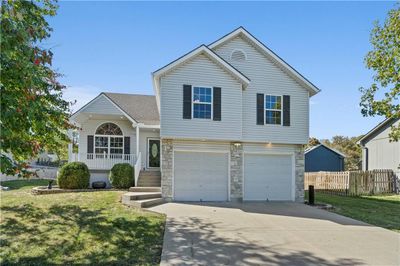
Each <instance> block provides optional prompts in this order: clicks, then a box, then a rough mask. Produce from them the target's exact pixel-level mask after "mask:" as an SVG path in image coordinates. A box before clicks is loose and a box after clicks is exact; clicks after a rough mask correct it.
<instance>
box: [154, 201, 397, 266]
mask: <svg viewBox="0 0 400 266" xmlns="http://www.w3.org/2000/svg"><path fill="white" fill-rule="evenodd" d="M150 210H153V211H156V212H161V213H165V214H167V217H168V218H167V225H166V231H165V235H164V246H163V252H162V256H161V265H189V264H190V265H193V264H194V265H221V264H222V265H399V264H400V248H399V243H400V234H397V233H394V232H391V231H389V230H386V229H383V228H379V227H374V226H371V225H368V224H365V223H362V222H359V221H356V220H353V219H350V218H346V217H343V216H340V215H336V214H334V213H330V212H327V211H324V210H319V209H316V208H313V207H309V206H306V205H304V204H296V203H243V204H242V203H236V204H235V203H198V204H197V203H166V204H163V205H160V206H156V207H153V208H151V209H150Z"/></svg>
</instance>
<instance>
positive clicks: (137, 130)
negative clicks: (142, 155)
mask: <svg viewBox="0 0 400 266" xmlns="http://www.w3.org/2000/svg"><path fill="white" fill-rule="evenodd" d="M139 128H140V127H139V124H137V125H136V157H138V156H139ZM136 160H137V158H136Z"/></svg>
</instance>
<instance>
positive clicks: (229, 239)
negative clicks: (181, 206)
mask: <svg viewBox="0 0 400 266" xmlns="http://www.w3.org/2000/svg"><path fill="white" fill-rule="evenodd" d="M217 228H218V226H217V225H216V223H212V222H207V221H205V220H203V219H199V218H194V217H188V218H187V219H185V221H182V219H181V218H180V219H178V220H177V219H173V218H171V219H169V221H168V222H167V226H166V232H165V234H166V237H165V238H166V239H168V240H167V241H166V243H165V244H164V245H165V246H164V250H163V255H162V261H163V262H166V263H167V264H171V265H174V264H179V265H254V266H255V265H325V266H334V265H335V266H336V265H364V262H363V261H360V260H358V259H353V258H337V259H332V260H328V259H326V258H323V257H320V256H318V255H317V254H315V253H312V252H307V251H295V250H289V249H287V248H286V247H285V245H286V244H285V243H281V244H275V245H265V244H262V243H259V242H258V241H252V242H251V241H248V240H247V239H246V238H245V237H241V236H240V235H241V233H240V231H231V232H229V230H230V229H229V228H226V230H227V232H225V235H223V236H222V235H218V234H217V231H219V230H220V229H217ZM219 228H221V226H219ZM277 234H279V233H278V232H277Z"/></svg>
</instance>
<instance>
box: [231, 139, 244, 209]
mask: <svg viewBox="0 0 400 266" xmlns="http://www.w3.org/2000/svg"><path fill="white" fill-rule="evenodd" d="M230 150H231V154H230V158H229V159H230V167H231V169H230V172H231V173H230V174H231V184H230V185H231V187H230V190H231V191H230V193H231V201H242V200H243V145H242V144H240V145H235V144H234V143H231V145H230Z"/></svg>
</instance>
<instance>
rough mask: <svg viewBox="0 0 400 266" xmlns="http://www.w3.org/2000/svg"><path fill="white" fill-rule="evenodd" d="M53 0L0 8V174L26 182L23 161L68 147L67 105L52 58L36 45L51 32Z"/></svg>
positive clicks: (8, 2)
mask: <svg viewBox="0 0 400 266" xmlns="http://www.w3.org/2000/svg"><path fill="white" fill-rule="evenodd" d="M56 9H57V6H56V3H55V2H54V1H52V0H41V1H35V2H33V1H14V0H2V2H1V61H0V63H1V64H0V66H1V69H0V70H1V82H0V90H1V102H0V104H1V122H0V124H1V125H0V126H1V161H0V163H1V172H2V173H5V174H10V175H13V174H18V175H19V176H29V175H30V174H31V173H30V172H29V171H28V169H27V168H28V166H27V164H26V163H25V162H26V161H27V160H28V159H30V158H33V157H36V156H37V155H38V153H39V152H40V151H43V150H52V151H55V152H58V151H59V150H60V147H63V145H65V143H66V142H68V136H67V130H68V129H69V128H72V125H71V124H70V123H69V119H68V118H69V113H70V103H69V102H67V101H65V100H63V98H62V93H63V89H64V88H65V87H64V86H63V85H62V84H60V83H59V82H58V81H57V78H58V77H59V76H60V74H58V73H57V72H55V71H54V70H53V69H52V67H51V63H52V57H53V54H52V52H51V50H50V49H46V48H44V47H42V46H41V45H40V43H41V42H42V41H43V40H45V39H47V38H49V37H50V32H51V31H52V29H51V28H50V26H49V24H48V23H47V21H46V19H45V17H47V16H54V15H55V14H56Z"/></svg>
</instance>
